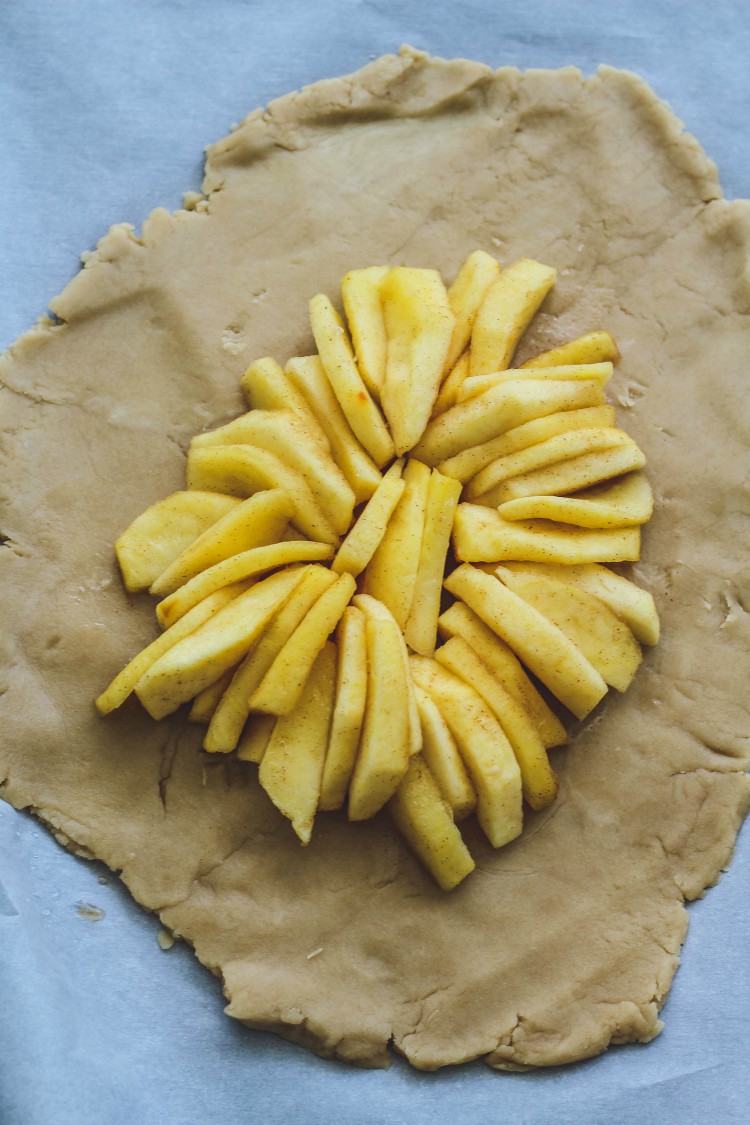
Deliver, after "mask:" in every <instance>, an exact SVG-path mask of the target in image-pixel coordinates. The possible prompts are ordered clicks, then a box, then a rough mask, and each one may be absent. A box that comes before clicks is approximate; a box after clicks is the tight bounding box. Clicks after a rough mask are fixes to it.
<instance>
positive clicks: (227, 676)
mask: <svg viewBox="0 0 750 1125" xmlns="http://www.w3.org/2000/svg"><path fill="white" fill-rule="evenodd" d="M235 671H236V669H235V668H230V669H229V671H227V672H225V673H224V675H223V676H219V678H218V680H217V681H216V683H213V684H209V685H208V687H207V688H204V689H203V691H201V692H198V694H197V695H196V697H195V699H194V700H193V702H192V705H191V707H190V714H189V715H188V720H189V722H191V723H210V722H211V717H212V716H213V714H214V712H215V711H216V708H217V707H218V706H219V703H220V702H221V698H222V696H223V695H224V692H225V691H226V690H227V688H228V687H229V685H230V684H231V682H232V676H233V675H234V673H235Z"/></svg>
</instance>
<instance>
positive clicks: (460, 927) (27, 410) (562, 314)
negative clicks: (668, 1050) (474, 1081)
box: [0, 49, 750, 1068]
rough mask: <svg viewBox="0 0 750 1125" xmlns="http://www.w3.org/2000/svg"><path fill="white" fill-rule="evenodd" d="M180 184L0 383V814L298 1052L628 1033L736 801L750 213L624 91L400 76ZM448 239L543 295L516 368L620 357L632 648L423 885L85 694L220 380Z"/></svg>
mask: <svg viewBox="0 0 750 1125" xmlns="http://www.w3.org/2000/svg"><path fill="white" fill-rule="evenodd" d="M204 190H205V192H206V193H207V196H208V198H207V199H196V198H193V199H192V200H191V204H190V206H191V207H192V209H191V210H184V211H178V212H177V213H176V214H174V215H171V214H168V213H167V212H166V211H164V210H158V211H156V212H154V213H153V214H152V215H151V216H150V218H149V219H148V220H147V221H146V223H145V224H144V226H143V231H142V234H140V235H137V234H136V233H135V232H134V231H133V230H132V228H130V227H128V226H125V225H122V226H117V227H114V228H113V229H112V230H111V231H110V232H109V234H108V235H107V236H106V237H105V238H104V239H102V241H101V243H100V244H99V247H98V249H97V250H96V252H95V253H93V254H91V255H90V256H88V258H87V260H86V263H85V268H84V269H83V270H82V271H81V272H80V273H79V274H78V276H77V277H76V278H75V279H74V280H73V281H72V282H71V283H70V284H69V285H68V287H67V288H66V289H65V291H64V292H63V293H62V294H61V295H60V296H59V297H57V298H56V299H55V301H54V302H53V305H52V308H53V311H54V313H55V314H56V316H57V317H58V318H59V322H54V323H53V322H50V321H45V322H42V323H40V324H39V325H38V326H37V327H36V328H34V329H32V330H31V331H30V332H28V333H27V334H26V335H25V336H23V337H22V338H21V339H20V340H19V341H18V342H17V343H16V344H15V345H14V346H13V347H12V348H11V350H10V352H9V353H8V354H7V356H6V357H5V358H4V359H3V360H2V364H1V366H0V375H1V376H2V382H3V384H4V386H3V388H2V391H0V394H1V396H2V407H3V420H4V430H5V432H4V435H3V438H2V446H1V448H2V455H3V461H4V472H3V480H4V482H5V483H4V486H3V491H4V493H5V496H4V500H5V505H4V514H3V516H2V523H1V524H0V530H1V531H2V535H3V538H4V540H5V543H4V549H3V550H2V551H1V552H0V562H1V563H2V566H3V580H2V586H1V587H0V604H1V605H2V616H3V622H4V628H3V657H2V665H1V667H2V681H1V686H2V688H3V692H4V693H3V695H2V698H1V699H0V708H1V720H0V721H1V722H2V729H3V746H2V749H0V783H1V788H0V792H2V795H3V796H4V797H5V799H6V800H8V801H10V802H11V803H12V804H14V805H15V806H16V807H18V808H30V809H31V810H32V811H33V812H34V813H36V815H37V816H39V817H40V818H41V819H42V820H43V821H45V822H46V823H47V824H48V825H49V826H50V827H51V828H52V830H53V831H54V832H55V834H56V836H57V838H58V839H59V840H60V841H61V842H62V843H64V844H66V845H67V846H69V847H71V848H73V849H74V850H75V851H78V852H81V853H83V854H87V855H95V856H97V857H99V858H101V859H102V860H104V862H105V863H107V864H108V865H109V866H110V867H111V868H112V869H114V870H116V871H118V872H121V873H122V878H123V879H124V881H125V883H126V884H127V885H128V887H129V888H130V890H131V891H132V893H133V895H134V896H135V898H136V899H137V900H138V901H139V902H140V903H142V904H143V905H144V906H146V907H148V908H149V909H150V910H153V911H156V912H158V914H159V916H160V918H161V920H162V922H163V924H164V925H165V926H167V927H168V928H169V929H170V930H171V931H173V932H174V933H175V934H177V935H180V936H182V937H184V938H185V939H186V940H187V941H189V942H191V943H192V944H193V945H194V947H195V950H196V952H197V955H198V957H199V958H200V959H201V961H203V963H204V964H205V965H207V966H208V967H209V968H210V969H211V970H213V971H214V972H216V973H220V974H221V975H222V977H223V980H224V983H225V989H226V994H227V996H228V998H229V1007H228V1012H229V1014H230V1015H232V1016H234V1017H236V1018H237V1019H239V1020H244V1021H246V1022H247V1023H249V1024H251V1025H252V1026H254V1027H260V1028H267V1029H269V1030H272V1031H274V1032H278V1033H280V1034H282V1035H285V1036H287V1037H289V1038H291V1039H294V1040H296V1041H298V1042H301V1043H304V1044H305V1045H307V1046H309V1047H310V1048H312V1049H313V1050H315V1051H317V1052H319V1053H320V1054H322V1055H326V1056H337V1057H340V1058H343V1059H347V1060H350V1061H352V1062H357V1063H361V1064H364V1065H382V1064H384V1063H385V1062H386V1061H387V1059H388V1056H389V1052H388V1045H389V1043H391V1044H392V1045H393V1047H394V1048H395V1049H396V1050H397V1051H399V1052H401V1053H403V1054H404V1055H405V1056H406V1057H407V1058H408V1059H409V1061H410V1062H411V1063H412V1064H414V1065H415V1066H417V1067H422V1068H435V1067H440V1066H444V1065H446V1064H449V1063H459V1062H463V1061H465V1060H468V1059H473V1058H475V1057H478V1056H485V1057H486V1059H487V1061H488V1062H489V1063H490V1065H492V1066H495V1067H501V1068H518V1067H526V1066H543V1065H552V1064H558V1063H565V1062H570V1061H572V1060H575V1059H580V1058H583V1057H586V1056H589V1055H593V1054H595V1053H596V1052H599V1051H601V1050H603V1049H604V1048H605V1047H606V1046H607V1045H608V1044H609V1043H610V1042H625V1041H628V1040H648V1039H650V1038H652V1037H653V1036H654V1035H656V1034H657V1033H658V1031H659V1030H660V1027H661V1023H660V1020H659V1017H658V1012H659V1008H660V1006H661V1004H662V1003H663V1001H664V998H665V995H666V993H667V990H668V988H669V985H670V982H671V980H672V976H673V973H674V971H675V968H676V966H677V963H678V957H679V950H680V945H681V943H682V941H683V938H684V937H685V931H686V927H687V922H688V915H687V912H686V910H685V907H684V905H683V903H684V900H685V899H692V898H695V897H696V896H697V895H700V894H701V893H702V891H703V890H704V888H706V887H707V886H709V885H710V884H711V883H713V882H714V881H715V880H716V879H717V877H718V876H719V873H720V871H721V869H722V867H723V866H725V865H726V864H727V862H728V861H729V859H730V856H731V853H732V848H733V844H734V840H735V837H736V833H737V831H738V828H739V825H740V823H741V820H742V817H743V815H744V813H745V812H746V810H747V807H748V803H749V801H750V782H749V781H748V777H747V776H746V773H745V771H746V768H747V765H748V755H749V752H750V743H749V741H748V733H749V729H750V728H749V726H748V709H747V705H746V697H747V682H748V672H749V671H750V656H749V654H750V616H749V611H750V581H749V579H750V571H749V570H748V565H747V536H746V532H747V523H746V520H747V513H748V499H747V481H748V458H747V449H748V440H749V438H750V410H749V409H748V405H747V401H748V400H747V394H746V392H745V391H744V390H743V389H742V380H743V378H744V377H745V370H746V365H747V356H748V354H750V319H749V312H750V280H749V279H748V270H747V263H748V242H749V237H748V234H749V232H750V204H749V203H747V202H744V201H741V202H731V203H730V202H726V201H725V200H723V198H722V194H721V189H720V187H719V184H718V181H717V177H716V172H715V169H714V167H713V165H712V164H711V163H710V162H709V161H708V159H707V158H706V156H705V155H704V154H703V152H702V151H701V149H700V148H699V146H698V144H697V143H696V141H695V140H694V139H693V138H692V137H690V136H689V135H687V134H686V133H684V132H683V131H682V126H681V124H680V122H679V121H677V120H676V118H675V117H674V116H673V115H672V113H671V112H670V111H669V109H668V108H667V107H666V106H665V105H664V104H663V103H661V102H659V101H658V100H657V99H656V97H655V96H654V94H653V93H652V92H651V90H650V89H649V88H648V87H647V86H646V85H644V83H643V82H641V81H640V80H639V79H637V78H636V77H634V76H633V75H631V74H628V73H624V72H620V71H616V70H611V69H608V68H602V69H601V70H600V71H599V73H598V74H597V75H596V76H594V77H592V78H589V79H587V80H584V79H583V77H582V76H581V74H580V73H579V72H578V71H577V70H574V69H572V68H568V69H564V70H560V71H529V72H527V73H525V74H520V73H519V72H518V71H516V70H513V69H507V68H505V69H501V70H499V71H497V72H494V73H493V72H492V71H491V70H489V69H488V68H487V67H485V66H482V65H479V64H476V63H473V62H467V61H463V60H459V61H454V62H445V61H441V60H433V59H430V58H428V57H426V56H425V55H422V54H419V53H417V52H415V51H413V50H411V49H404V50H402V52H401V53H400V54H399V55H398V56H387V57H384V58H381V59H378V60H377V61H375V62H373V63H372V64H370V65H368V66H366V67H365V68H364V69H363V70H361V71H359V72H358V73H357V74H355V75H353V76H350V77H347V78H341V79H336V80H332V81H326V82H320V83H318V84H317V85H315V86H312V87H309V88H307V89H305V90H302V91H301V92H299V93H295V94H290V95H289V96H287V97H284V98H281V99H280V100H278V101H276V102H273V103H272V104H271V105H270V106H269V107H268V109H266V110H264V111H261V110H258V111H256V112H254V113H252V114H251V115H250V116H249V117H248V118H247V119H246V120H245V121H244V122H243V123H242V125H240V126H239V128H237V129H236V130H235V131H234V132H233V133H232V134H231V135H230V136H229V137H227V138H226V139H224V140H222V141H220V142H219V143H218V144H216V145H214V146H213V147H212V148H211V149H210V150H209V152H208V161H207V170H206V179H205V184H204ZM476 247H482V248H484V249H487V250H490V251H493V252H496V253H497V254H498V256H499V257H500V258H501V260H502V261H503V262H509V261H511V260H513V259H514V258H515V257H519V256H521V255H525V256H529V257H535V258H538V259H540V260H542V261H545V262H550V263H551V264H553V265H555V266H557V268H558V269H559V271H560V277H559V280H558V283H557V285H556V288H555V291H554V296H553V297H552V298H551V299H550V300H549V301H548V302H547V304H546V305H545V306H544V308H543V311H542V313H541V314H540V315H539V316H537V318H536V320H535V324H534V328H533V330H532V332H531V333H530V334H529V335H528V337H527V340H526V343H525V345H524V351H523V352H522V353H521V354H520V356H519V359H520V360H523V359H525V358H527V355H531V354H534V352H535V351H539V350H542V349H543V348H548V347H551V346H554V345H556V344H558V343H560V342H561V341H563V340H566V339H570V338H571V337H573V336H575V335H578V334H581V333H583V332H585V331H589V330H591V329H595V328H600V327H603V328H607V329H608V330H609V331H611V332H612V333H613V335H614V336H615V338H616V340H617V341H618V344H619V345H620V348H621V350H622V353H623V358H622V362H621V363H620V364H619V365H618V367H617V370H616V375H615V379H614V381H613V393H614V396H615V400H616V402H617V403H618V404H619V407H620V408H621V409H620V412H619V413H620V418H619V421H620V423H621V424H622V425H623V426H624V427H625V428H626V429H627V431H628V432H629V433H630V434H631V435H632V436H633V437H634V438H635V440H636V441H637V442H638V443H639V445H640V446H641V447H642V448H643V449H644V451H645V452H646V454H647V456H648V460H649V469H648V472H649V476H650V479H651V482H652V484H653V486H654V488H655V492H656V497H657V508H656V512H655V516H654V519H653V520H652V522H651V523H650V524H649V526H648V528H647V530H646V531H645V535H644V547H643V562H642V563H641V564H640V565H639V566H637V567H636V568H635V576H636V578H637V580H639V581H640V582H641V583H642V584H644V585H645V586H647V587H648V588H649V589H651V590H652V592H653V593H654V595H655V597H656V599H657V604H658V606H659V610H660V613H661V616H662V621H663V640H662V642H661V644H660V645H659V647H658V648H657V649H655V650H648V651H647V652H646V656H645V661H644V664H643V666H642V668H641V670H640V672H639V673H638V676H637V677H636V679H635V682H634V683H633V685H632V687H631V689H630V691H629V692H628V693H627V695H625V696H623V697H617V698H611V697H608V699H607V701H606V703H605V704H604V706H603V707H601V708H600V709H599V710H598V711H597V713H596V714H595V716H594V717H593V718H592V719H591V720H590V721H588V722H587V723H585V724H584V726H583V729H582V730H581V731H580V732H579V733H578V735H577V737H576V739H575V741H574V743H573V744H572V745H571V746H570V747H569V748H567V749H565V750H562V751H557V752H553V754H554V764H555V767H556V768H557V770H558V771H559V773H560V776H561V793H560V797H559V799H558V801H557V802H556V803H555V804H554V805H553V806H552V807H551V808H550V809H548V810H545V811H543V812H541V813H537V814H531V813H529V814H527V818H526V829H525V831H524V833H523V836H522V837H521V838H520V839H519V840H518V841H517V842H515V843H513V844H511V845H510V846H508V847H506V848H503V849H501V850H500V851H493V850H492V849H491V848H490V847H488V846H486V845H485V844H484V843H483V842H482V839H481V837H480V835H479V833H478V832H476V833H474V834H472V832H471V828H467V834H468V835H469V837H470V838H469V844H470V847H471V850H472V852H473V854H474V855H475V857H476V859H477V871H476V872H475V873H474V874H473V875H472V877H471V878H470V879H467V880H466V882H465V883H463V884H462V885H461V886H460V887H459V888H458V889H457V890H456V891H454V892H453V893H452V894H450V895H446V894H444V893H443V892H441V891H440V890H438V889H437V887H436V886H435V884H434V883H433V881H432V879H431V877H430V876H429V875H428V874H427V873H426V872H425V871H423V870H422V868H421V867H420V866H419V864H418V863H417V861H416V860H414V859H413V858H412V856H411V855H410V854H409V852H408V851H407V850H406V848H405V847H404V845H403V843H402V842H401V840H400V838H399V837H398V836H397V834H396V832H395V830H394V829H393V828H392V827H391V825H390V822H389V820H388V817H387V815H381V816H380V817H378V818H377V819H376V820H375V821H372V822H369V823H366V824H355V825H349V824H348V823H347V822H346V821H345V819H344V818H343V817H342V816H340V815H338V814H326V815H324V816H320V817H319V818H318V822H317V825H316V830H315V834H314V836H313V840H312V843H311V844H310V845H309V846H308V847H307V848H301V847H300V846H299V845H298V843H297V841H296V839H295V837H294V834H293V833H292V831H291V830H290V828H289V825H288V824H287V822H286V821H285V820H284V819H283V818H282V817H281V815H280V814H279V813H277V811H276V810H275V809H274V807H273V806H272V805H271V803H270V801H269V800H268V798H267V797H266V796H265V794H264V793H263V792H262V791H261V789H260V788H259V786H258V784H257V780H256V777H255V767H253V766H251V765H247V764H244V763H241V762H237V761H231V760H225V759H222V760H219V761H217V760H216V758H215V757H209V756H208V755H205V754H203V753H202V752H201V751H200V738H201V733H202V732H201V730H200V729H196V728H194V727H191V726H189V725H188V723H187V721H186V718H185V716H184V714H180V715H178V716H176V717H173V718H172V719H171V720H169V721H167V722H164V723H160V724H155V723H153V722H152V721H151V720H150V719H149V718H148V717H147V716H146V715H145V714H144V713H143V712H142V711H140V710H139V708H138V705H137V703H135V702H134V701H131V702H130V703H128V704H127V705H126V706H125V707H124V708H123V709H122V710H121V711H120V712H118V713H115V714H113V715H112V716H110V717H109V718H108V719H107V720H102V719H101V718H99V717H98V716H97V714H96V712H95V710H94V706H93V702H92V701H93V699H94V697H95V696H96V695H98V693H99V692H100V691H101V690H102V689H103V687H105V686H106V684H107V683H108V682H109V680H110V679H111V678H112V677H113V676H114V675H115V673H116V672H118V671H119V669H120V668H121V667H122V666H123V665H124V664H125V663H126V661H127V660H128V659H129V658H130V657H131V656H132V655H133V654H134V653H135V652H137V651H138V650H139V649H140V648H141V647H142V646H143V644H144V643H145V642H146V641H147V640H148V639H149V638H150V637H151V636H152V635H153V606H152V603H151V600H150V599H149V598H148V596H147V595H143V596H138V597H133V598H131V599H129V598H128V597H127V595H126V594H125V592H124V590H123V587H122V584H121V581H120V579H119V575H118V574H117V573H116V568H115V564H114V559H113V552H112V543H113V541H114V540H115V538H116V537H117V536H118V534H119V533H120V532H121V531H122V530H123V528H125V527H126V526H127V524H128V523H129V522H130V521H131V520H132V519H133V517H134V516H136V515H137V514H138V513H139V512H141V511H143V509H144V508H145V507H146V506H147V505H148V504H151V503H153V502H154V501H156V500H158V499H160V498H161V497H163V496H164V495H166V494H167V493H168V492H170V491H172V490H174V489H177V488H179V487H180V486H181V482H182V479H183V467H184V451H185V449H186V446H187V443H188V441H189V439H190V437H191V436H192V435H193V434H194V433H195V432H197V431H198V430H201V429H203V428H207V427H209V426H215V425H218V424H220V423H222V422H224V421H226V420H228V419H229V418H231V417H232V416H233V415H235V414H237V413H239V412H240V410H241V409H242V406H243V404H242V402H241V399H240V394H239V390H238V388H239V377H240V375H241V374H242V372H243V370H244V368H245V367H246V366H247V364H248V363H249V362H250V361H251V360H252V359H254V358H256V357H257V356H260V355H266V354H269V355H274V356H276V357H277V358H278V359H279V360H281V361H284V360H286V359H287V358H288V357H289V356H292V355H300V354H302V355H304V354H307V353H309V352H310V351H311V348H312V341H311V339H310V337H309V336H308V334H307V331H306V329H305V328H304V327H303V326H304V325H305V324H306V323H307V317H306V311H307V301H308V299H309V297H310V296H312V294H314V293H316V292H319V291H323V292H329V293H331V294H332V295H334V294H335V292H336V289H337V285H338V282H339V279H340V278H341V276H342V275H343V274H344V273H345V272H346V271H347V270H349V269H352V268H355V267H358V266H365V265H371V264H373V263H375V262H381V261H382V262H385V263H391V264H398V263H403V264H409V265H414V266H426V267H437V268H440V269H441V270H442V272H443V274H444V276H445V277H446V278H448V279H450V278H452V277H453V276H454V274H455V273H456V271H457V269H458V267H459V265H460V263H461V261H462V260H463V258H464V256H465V255H466V253H467V252H468V251H470V250H472V249H474V248H476ZM611 694H612V693H610V696H611ZM696 1034H698V1029H697V1028H696Z"/></svg>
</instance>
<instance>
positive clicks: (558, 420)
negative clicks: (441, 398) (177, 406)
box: [438, 405, 616, 484]
mask: <svg viewBox="0 0 750 1125" xmlns="http://www.w3.org/2000/svg"><path fill="white" fill-rule="evenodd" d="M615 425H616V420H615V409H614V407H613V406H608V405H605V406H584V407H582V408H581V409H580V410H559V411H557V413H555V414H547V415H546V416H545V417H544V418H533V419H532V420H531V421H530V422H524V423H523V425H521V426H514V427H513V429H511V430H506V432H505V433H503V434H500V436H499V437H496V438H490V440H489V441H485V442H482V443H481V445H473V446H470V447H469V448H468V449H463V450H462V451H461V452H460V453H457V454H456V455H455V457H449V458H448V459H447V460H446V461H443V462H441V464H440V465H438V468H439V469H440V472H441V473H445V475H446V476H447V477H455V479H456V480H460V481H462V482H463V484H466V482H467V481H469V480H471V478H472V477H473V476H476V474H477V473H479V472H480V471H481V470H482V469H483V468H484V467H485V466H486V465H489V464H490V463H491V462H492V461H497V460H498V458H500V457H507V456H509V455H510V454H511V453H518V452H519V450H521V449H528V447H529V446H531V445H537V444H538V443H539V442H542V441H546V440H547V438H551V437H555V436H556V435H557V434H564V433H569V432H570V431H571V430H590V429H606V428H607V427H608V426H615Z"/></svg>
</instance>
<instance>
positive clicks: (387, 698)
mask: <svg viewBox="0 0 750 1125" xmlns="http://www.w3.org/2000/svg"><path fill="white" fill-rule="evenodd" d="M365 630H366V637H367V697H366V703H365V717H364V723H363V727H362V737H361V739H360V743H359V751H358V753H357V760H356V762H355V765H354V772H353V774H352V779H351V783H350V785H349V803H348V816H349V819H350V820H368V819H369V818H370V817H372V816H375V814H376V813H377V812H379V811H380V809H382V807H383V806H384V805H385V804H386V803H387V802H388V801H389V800H390V799H391V797H392V796H393V794H394V793H395V792H396V790H397V789H398V787H399V785H400V783H401V779H402V778H403V776H404V774H405V773H406V770H407V767H408V765H409V758H410V756H411V746H410V731H409V701H408V690H407V681H406V676H405V675H404V668H403V663H402V656H401V653H402V648H401V646H402V643H403V642H402V638H401V633H400V631H399V628H398V626H397V625H396V623H395V622H394V621H392V620H391V621H387V620H384V619H382V618H375V617H368V618H367V621H366V625H365Z"/></svg>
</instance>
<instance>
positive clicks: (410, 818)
mask: <svg viewBox="0 0 750 1125" xmlns="http://www.w3.org/2000/svg"><path fill="white" fill-rule="evenodd" d="M390 810H391V816H392V817H393V820H394V823H395V825H396V827H397V828H398V830H399V832H400V833H401V835H402V836H403V837H404V839H405V840H406V842H407V844H408V845H409V847H410V848H411V849H412V851H413V852H414V854H415V855H416V856H417V858H418V859H419V860H420V861H421V862H422V863H423V864H424V866H425V867H426V868H427V870H428V871H429V872H430V874H431V875H432V876H433V878H434V879H435V881H436V883H437V884H438V886H440V887H442V889H443V890H444V891H452V890H453V888H454V887H457V886H458V884H459V883H460V882H461V881H462V880H463V879H465V878H466V876H467V875H470V874H471V872H472V871H473V870H474V867H475V864H474V860H473V859H472V858H471V854H470V852H469V849H468V848H467V847H466V844H465V843H464V841H463V838H462V836H461V833H460V832H459V830H458V828H457V827H456V824H455V821H454V819H453V816H452V814H451V810H450V806H449V805H448V803H447V802H446V801H445V800H444V798H443V796H442V794H441V792H440V788H439V786H438V783H437V781H436V779H435V777H434V776H433V774H432V772H431V771H430V768H429V766H428V765H427V763H426V762H425V760H424V758H423V757H422V756H421V754H417V756H416V757H414V758H412V759H411V761H410V762H409V766H408V768H407V771H406V774H405V776H404V778H403V780H402V781H401V784H400V785H399V787H398V789H397V790H396V792H395V794H394V795H393V797H392V798H391V802H390Z"/></svg>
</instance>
